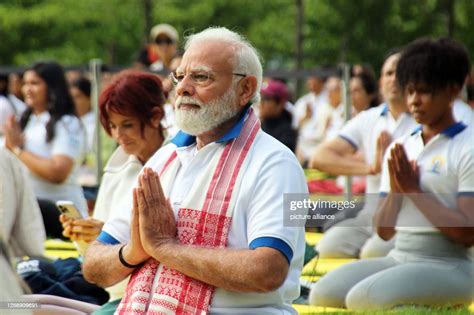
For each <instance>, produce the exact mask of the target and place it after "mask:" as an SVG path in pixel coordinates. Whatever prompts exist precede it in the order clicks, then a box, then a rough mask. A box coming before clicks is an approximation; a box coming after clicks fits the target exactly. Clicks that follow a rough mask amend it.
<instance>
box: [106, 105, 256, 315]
mask: <svg viewBox="0 0 474 315" xmlns="http://www.w3.org/2000/svg"><path fill="white" fill-rule="evenodd" d="M259 130H260V122H259V120H258V118H257V117H256V115H255V113H254V112H253V110H252V109H250V110H249V114H248V116H247V118H246V120H245V122H244V125H243V127H242V130H241V132H240V135H239V136H238V137H237V138H235V139H233V140H232V141H230V142H228V143H227V144H226V145H225V146H224V145H222V146H217V148H216V147H215V146H213V147H214V148H212V147H204V148H202V149H201V150H206V149H209V150H216V152H214V154H213V157H212V159H211V161H210V162H209V164H208V167H207V168H206V170H204V171H203V172H202V173H203V174H202V175H201V176H200V178H198V179H197V180H196V181H195V183H194V184H193V186H192V188H191V191H190V193H189V194H188V198H187V199H186V200H185V201H183V203H182V205H181V208H180V209H179V210H178V220H177V222H176V226H177V234H178V236H177V237H178V240H179V242H180V243H181V244H183V245H195V246H200V247H207V248H224V247H226V246H227V235H228V233H229V229H230V224H231V221H232V214H233V210H234V207H235V203H236V199H237V196H238V191H239V189H240V184H241V179H242V176H243V173H244V172H241V171H240V170H241V169H245V166H244V165H245V164H246V163H248V159H247V160H246V157H247V154H248V153H249V151H250V148H251V146H252V144H253V142H254V140H255V137H256V135H257V132H258V131H259ZM176 157H177V154H176V151H173V153H172V154H171V156H170V157H169V159H168V160H167V162H166V163H165V165H164V166H163V169H162V170H161V173H160V181H161V183H162V186H163V189H164V192H165V194H166V195H167V196H169V193H170V191H171V187H172V185H173V183H174V179H175V177H176V174H177V172H178V170H179V168H180V162H179V159H176ZM155 277H158V285H157V286H156V289H155V290H154V291H153V292H151V291H152V286H153V281H154V279H155ZM214 289H215V287H213V286H211V285H209V284H206V283H204V282H201V281H198V280H196V279H193V278H190V277H188V276H186V275H184V274H183V273H181V272H179V271H176V270H174V269H171V268H168V267H167V266H164V265H163V264H160V262H159V261H157V260H155V259H149V260H148V261H147V262H145V264H144V265H143V266H142V267H140V268H137V269H136V270H135V271H134V272H133V273H132V275H131V278H130V282H129V283H128V286H127V290H126V291H125V294H124V296H123V298H122V301H121V302H120V305H119V306H118V308H117V310H116V312H115V314H126V315H128V314H137V315H139V314H140V315H141V314H150V315H151V314H205V313H208V311H209V306H210V304H211V298H212V295H213V293H214ZM147 305H148V310H147Z"/></svg>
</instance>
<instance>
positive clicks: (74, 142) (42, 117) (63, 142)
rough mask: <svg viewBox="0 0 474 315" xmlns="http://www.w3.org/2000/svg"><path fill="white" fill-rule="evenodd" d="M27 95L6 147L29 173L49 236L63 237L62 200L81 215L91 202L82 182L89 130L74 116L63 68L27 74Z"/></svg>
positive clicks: (46, 65) (40, 67) (45, 65)
mask: <svg viewBox="0 0 474 315" xmlns="http://www.w3.org/2000/svg"><path fill="white" fill-rule="evenodd" d="M23 92H24V94H25V103H26V104H27V105H28V109H27V110H26V111H25V112H24V113H23V115H22V116H21V119H20V121H19V123H18V122H17V121H16V119H15V118H14V117H13V116H11V117H10V119H9V121H8V123H7V126H6V128H5V145H6V147H7V148H8V149H9V150H11V151H12V152H13V153H14V154H15V155H16V156H17V157H18V159H19V160H20V161H21V162H22V163H23V164H24V166H25V167H26V169H27V170H28V175H29V180H30V182H31V184H32V187H33V191H34V192H35V195H36V197H37V198H38V200H39V204H40V209H41V212H42V215H43V221H44V224H45V228H46V233H47V235H48V236H51V237H61V234H62V233H61V232H62V228H61V223H60V222H59V214H60V213H59V211H58V210H57V208H56V206H55V204H54V203H55V202H56V201H58V200H70V201H72V202H74V203H75V205H76V207H77V208H78V209H79V211H80V212H81V213H82V214H83V215H86V214H87V203H86V200H85V198H84V195H83V193H82V188H81V186H80V185H79V182H78V171H79V166H80V165H81V162H82V160H83V158H84V153H85V146H86V144H85V132H84V129H83V128H82V125H81V122H80V119H79V118H78V117H77V115H76V111H75V108H74V103H73V101H72V98H71V95H70V94H69V89H68V86H67V83H66V78H65V75H64V70H63V68H62V67H61V66H60V65H59V64H57V63H56V62H40V63H36V64H35V65H33V66H32V67H31V68H29V69H28V70H27V71H26V72H25V74H24V85H23Z"/></svg>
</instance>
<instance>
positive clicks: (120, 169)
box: [60, 71, 165, 299]
mask: <svg viewBox="0 0 474 315" xmlns="http://www.w3.org/2000/svg"><path fill="white" fill-rule="evenodd" d="M164 101H165V98H164V95H163V89H162V85H161V80H160V79H159V78H158V76H156V75H154V74H148V73H144V72H138V71H124V72H122V73H120V74H119V75H118V76H117V77H116V78H115V79H114V80H113V81H112V82H111V83H110V84H109V85H108V86H107V87H106V89H105V90H104V91H103V92H102V93H101V95H100V98H99V111H100V122H101V124H102V126H103V127H104V129H105V130H106V131H107V133H108V134H109V135H110V136H112V137H113V138H114V140H116V141H117V142H118V144H119V147H118V148H117V150H116V151H115V152H114V154H113V155H112V157H111V158H110V159H109V161H108V163H107V165H106V166H105V169H104V175H103V177H102V183H101V185H100V189H99V194H98V198H97V201H96V204H95V208H94V213H93V217H88V218H85V219H80V220H71V219H68V218H67V217H66V216H65V215H61V217H60V220H61V222H62V225H63V228H64V230H63V234H64V236H66V237H68V238H70V239H71V240H73V241H80V244H81V248H80V249H81V253H82V254H83V253H84V252H85V250H86V249H87V247H88V244H89V243H91V242H92V241H93V240H95V239H96V238H97V236H98V235H99V234H100V232H101V230H102V226H103V225H104V222H105V221H107V220H108V219H109V217H110V216H111V214H112V212H113V211H114V210H116V208H117V207H118V206H119V205H120V204H121V203H122V202H123V200H124V198H125V196H126V195H127V193H128V192H129V191H130V190H131V188H132V186H133V184H134V183H135V181H136V177H137V175H138V173H139V172H140V170H141V169H142V166H143V164H145V163H146V162H147V161H148V159H149V158H150V157H151V156H152V155H153V154H154V153H155V151H156V150H158V148H160V147H161V145H162V143H163V140H164V133H163V128H162V127H161V125H160V121H161V119H162V118H163V115H164V110H163V104H164ZM123 288H124V285H123V284H122V286H121V287H114V288H110V290H109V293H110V294H111V299H117V298H121V297H122V295H123Z"/></svg>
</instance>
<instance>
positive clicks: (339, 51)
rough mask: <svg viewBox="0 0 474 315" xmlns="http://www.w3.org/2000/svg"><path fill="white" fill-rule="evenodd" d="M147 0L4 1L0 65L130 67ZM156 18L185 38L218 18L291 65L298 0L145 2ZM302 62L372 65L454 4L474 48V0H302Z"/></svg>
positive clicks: (439, 26) (440, 30)
mask: <svg viewBox="0 0 474 315" xmlns="http://www.w3.org/2000/svg"><path fill="white" fill-rule="evenodd" d="M145 1H147V0H2V1H1V2H0V43H1V44H0V64H3V65H27V64H31V63H32V62H33V61H35V60H38V59H56V60H58V61H59V62H61V63H63V64H65V65H79V64H86V63H87V62H88V60H90V59H92V58H101V59H103V60H104V61H105V62H106V63H108V64H114V65H129V64H131V63H132V62H133V60H134V58H135V57H136V55H137V52H138V50H139V49H140V47H141V46H142V45H143V44H144V42H145V41H146V38H144V35H143V34H145V33H147V32H145V30H144V28H145V21H144V19H145V12H144V9H143V8H144V2H145ZM148 1H151V3H152V10H153V11H152V17H153V22H154V23H163V22H166V23H170V24H172V25H174V26H175V27H176V28H177V29H178V31H179V33H180V34H181V35H183V34H184V35H186V34H190V33H193V32H197V31H200V30H202V29H204V28H206V27H208V26H210V25H222V26H226V27H228V28H230V29H233V30H236V31H239V32H241V33H243V34H244V35H246V36H247V37H248V38H249V39H250V41H251V42H252V43H253V44H254V45H255V46H256V47H257V48H258V50H259V51H260V52H261V54H262V57H263V59H264V61H265V62H266V67H267V69H268V68H271V69H291V68H292V67H294V65H295V61H294V54H295V47H296V34H295V32H296V13H297V8H296V0H201V1H191V0H148ZM303 4H304V15H305V16H304V25H303V35H304V44H303V51H304V60H303V64H304V66H305V67H314V66H319V65H327V64H337V63H340V62H349V63H362V62H369V63H371V64H372V65H373V66H374V67H375V68H376V69H378V68H379V67H380V65H381V63H382V61H383V57H384V55H385V53H386V52H387V51H388V50H389V49H391V48H393V47H401V46H403V45H405V44H407V43H408V42H410V41H412V40H414V39H416V38H418V37H422V36H433V37H439V36H446V35H448V23H449V17H450V14H449V12H450V11H449V10H448V8H449V5H450V4H452V5H453V6H454V10H453V15H452V17H453V19H454V22H453V32H452V35H453V37H454V38H455V39H457V40H459V41H461V42H462V43H464V44H465V45H466V46H467V48H468V50H469V51H470V52H471V56H472V52H473V51H474V49H473V48H474V36H473V35H472V30H473V29H474V19H472V16H474V1H472V0H383V1H380V0H358V1H350V0H304V1H303Z"/></svg>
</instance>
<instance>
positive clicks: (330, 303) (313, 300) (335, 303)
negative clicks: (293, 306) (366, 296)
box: [309, 279, 345, 308]
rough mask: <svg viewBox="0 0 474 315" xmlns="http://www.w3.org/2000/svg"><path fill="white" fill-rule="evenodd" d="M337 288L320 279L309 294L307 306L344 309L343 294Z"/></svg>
mask: <svg viewBox="0 0 474 315" xmlns="http://www.w3.org/2000/svg"><path fill="white" fill-rule="evenodd" d="M342 291H343V290H340V289H339V288H338V287H337V286H335V285H332V284H331V283H328V282H327V281H324V279H320V280H319V281H318V282H316V283H315V284H314V285H313V286H312V287H311V291H310V293H309V304H310V305H315V306H325V307H338V308H342V307H345V305H344V292H342Z"/></svg>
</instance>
